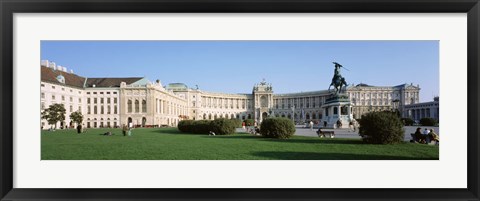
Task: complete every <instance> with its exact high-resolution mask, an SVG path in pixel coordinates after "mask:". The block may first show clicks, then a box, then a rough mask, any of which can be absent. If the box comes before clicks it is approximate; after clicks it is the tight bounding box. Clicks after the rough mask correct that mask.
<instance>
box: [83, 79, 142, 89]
mask: <svg viewBox="0 0 480 201" xmlns="http://www.w3.org/2000/svg"><path fill="white" fill-rule="evenodd" d="M141 79H143V77H115V78H108V77H101V78H87V82H86V83H85V87H93V85H95V87H120V83H122V82H125V83H127V85H128V84H133V83H135V82H137V81H139V80H141Z"/></svg>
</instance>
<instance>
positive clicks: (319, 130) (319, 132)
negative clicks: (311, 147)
mask: <svg viewBox="0 0 480 201" xmlns="http://www.w3.org/2000/svg"><path fill="white" fill-rule="evenodd" d="M317 135H318V137H320V138H324V137H326V136H325V135H329V137H330V138H334V137H335V131H324V130H322V129H318V131H317Z"/></svg>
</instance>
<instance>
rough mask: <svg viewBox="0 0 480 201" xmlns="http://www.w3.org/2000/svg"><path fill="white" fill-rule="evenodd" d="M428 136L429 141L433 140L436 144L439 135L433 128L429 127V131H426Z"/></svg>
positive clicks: (438, 140)
mask: <svg viewBox="0 0 480 201" xmlns="http://www.w3.org/2000/svg"><path fill="white" fill-rule="evenodd" d="M428 136H429V138H430V141H435V144H438V143H439V142H440V137H439V136H438V134H436V133H435V131H434V130H433V129H430V133H428Z"/></svg>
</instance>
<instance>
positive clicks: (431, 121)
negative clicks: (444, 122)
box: [420, 118, 437, 126]
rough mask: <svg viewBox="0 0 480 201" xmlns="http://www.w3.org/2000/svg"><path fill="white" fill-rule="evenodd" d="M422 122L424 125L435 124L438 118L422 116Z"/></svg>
mask: <svg viewBox="0 0 480 201" xmlns="http://www.w3.org/2000/svg"><path fill="white" fill-rule="evenodd" d="M420 124H421V125H422V126H435V125H437V120H435V119H433V118H422V119H420Z"/></svg>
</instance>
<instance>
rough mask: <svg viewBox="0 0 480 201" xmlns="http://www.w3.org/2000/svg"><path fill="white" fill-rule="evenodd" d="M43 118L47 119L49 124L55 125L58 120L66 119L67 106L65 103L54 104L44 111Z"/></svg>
mask: <svg viewBox="0 0 480 201" xmlns="http://www.w3.org/2000/svg"><path fill="white" fill-rule="evenodd" d="M42 119H45V120H47V122H48V124H50V125H55V128H57V122H59V121H64V120H65V107H64V106H63V104H58V103H56V104H53V105H50V107H48V108H47V109H45V110H43V112H42Z"/></svg>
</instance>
